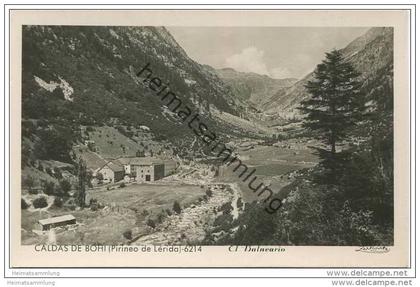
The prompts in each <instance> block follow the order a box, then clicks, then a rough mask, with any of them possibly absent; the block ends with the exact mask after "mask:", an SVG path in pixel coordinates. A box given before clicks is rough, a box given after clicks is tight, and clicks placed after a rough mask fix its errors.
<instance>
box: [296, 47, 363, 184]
mask: <svg viewBox="0 0 420 287" xmlns="http://www.w3.org/2000/svg"><path fill="white" fill-rule="evenodd" d="M358 78H359V73H357V72H356V71H355V69H354V68H353V67H352V65H351V64H350V63H348V62H346V61H345V59H344V58H343V56H342V54H341V52H340V51H337V50H333V51H332V52H330V53H326V58H325V60H323V62H322V63H321V64H319V65H318V66H317V68H316V70H315V73H314V79H313V80H311V81H309V82H308V83H307V84H306V89H307V90H308V92H309V93H310V94H311V97H310V98H309V99H308V100H305V101H303V102H302V106H301V107H300V109H301V110H302V111H303V113H304V114H305V115H306V118H305V121H304V126H305V127H306V128H309V129H310V130H313V131H316V132H317V133H318V134H319V138H320V139H321V140H322V142H323V143H324V144H326V145H327V146H328V148H324V149H322V148H320V149H318V151H319V155H320V157H321V160H322V161H321V163H322V164H323V165H324V167H326V168H327V169H328V170H329V171H330V174H329V176H332V177H335V175H336V174H337V172H338V170H337V169H338V166H339V161H340V159H342V157H340V155H339V154H338V153H337V144H339V143H341V142H342V141H343V140H345V139H348V138H349V137H350V135H351V130H352V128H354V127H355V126H356V125H357V124H358V123H360V122H361V121H362V120H363V115H364V108H365V103H364V97H363V96H362V95H361V92H360V88H361V82H360V81H359V79H358ZM341 155H344V154H341Z"/></svg>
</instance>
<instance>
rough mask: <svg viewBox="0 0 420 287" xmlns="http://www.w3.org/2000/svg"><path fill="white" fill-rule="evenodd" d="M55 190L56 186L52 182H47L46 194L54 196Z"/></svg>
mask: <svg viewBox="0 0 420 287" xmlns="http://www.w3.org/2000/svg"><path fill="white" fill-rule="evenodd" d="M54 190H55V184H54V182H52V181H49V182H46V183H45V185H44V193H45V194H47V195H53V194H54Z"/></svg>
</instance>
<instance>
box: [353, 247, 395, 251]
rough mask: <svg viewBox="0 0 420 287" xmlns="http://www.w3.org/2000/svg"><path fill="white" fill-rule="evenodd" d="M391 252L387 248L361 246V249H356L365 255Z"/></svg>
mask: <svg viewBox="0 0 420 287" xmlns="http://www.w3.org/2000/svg"><path fill="white" fill-rule="evenodd" d="M389 250H390V249H389V248H388V247H386V246H361V247H359V249H356V251H357V252H364V253H388V252H389Z"/></svg>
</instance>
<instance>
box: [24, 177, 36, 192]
mask: <svg viewBox="0 0 420 287" xmlns="http://www.w3.org/2000/svg"><path fill="white" fill-rule="evenodd" d="M22 185H23V186H26V187H27V188H28V190H31V189H32V187H33V186H34V185H35V180H34V179H33V178H32V177H31V176H28V177H26V178H24V179H23V181H22Z"/></svg>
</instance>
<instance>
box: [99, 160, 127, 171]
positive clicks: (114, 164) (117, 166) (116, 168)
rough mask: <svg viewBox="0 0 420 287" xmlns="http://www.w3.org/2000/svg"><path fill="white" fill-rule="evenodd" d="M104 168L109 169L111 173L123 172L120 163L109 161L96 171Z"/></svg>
mask: <svg viewBox="0 0 420 287" xmlns="http://www.w3.org/2000/svg"><path fill="white" fill-rule="evenodd" d="M104 167H108V168H110V169H111V170H112V171H113V172H118V171H124V167H123V166H122V165H121V163H120V162H119V161H117V160H110V161H108V162H107V163H106V164H104V165H103V166H102V167H100V168H99V169H98V170H97V172H98V171H101V170H102V169H103V168H104Z"/></svg>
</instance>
